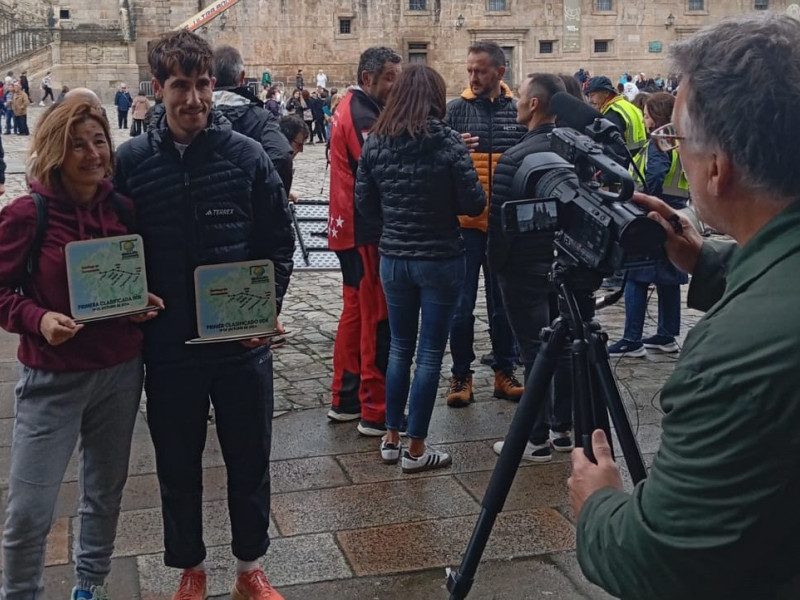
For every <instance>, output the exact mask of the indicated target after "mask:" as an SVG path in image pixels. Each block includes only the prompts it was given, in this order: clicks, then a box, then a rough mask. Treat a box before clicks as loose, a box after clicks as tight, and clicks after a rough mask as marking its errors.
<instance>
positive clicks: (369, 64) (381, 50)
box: [357, 46, 403, 85]
mask: <svg viewBox="0 0 800 600" xmlns="http://www.w3.org/2000/svg"><path fill="white" fill-rule="evenodd" d="M402 60H403V59H402V58H401V57H400V55H399V54H398V53H397V52H395V51H394V50H392V49H391V48H386V47H385V46H375V47H373V48H367V49H366V50H364V52H362V53H361V58H359V59H358V73H357V78H358V85H361V84H363V83H364V80H363V76H362V75H363V73H364V71H366V72H367V73H369V74H370V75H371V76H372V79H373V80H374V79H377V78H378V77H380V75H381V73H382V72H383V66H384V65H385V64H386V63H394V64H398V63H400V62H401V61H402Z"/></svg>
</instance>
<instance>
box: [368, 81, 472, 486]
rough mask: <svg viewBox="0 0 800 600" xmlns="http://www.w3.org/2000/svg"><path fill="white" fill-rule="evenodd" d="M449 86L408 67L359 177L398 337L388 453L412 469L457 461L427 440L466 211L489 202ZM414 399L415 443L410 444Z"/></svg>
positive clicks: (390, 383) (387, 459)
mask: <svg viewBox="0 0 800 600" xmlns="http://www.w3.org/2000/svg"><path fill="white" fill-rule="evenodd" d="M445 91H446V90H445V83H444V79H442V76H441V75H439V74H438V73H437V72H436V71H434V70H433V69H431V68H430V67H427V66H423V65H412V66H410V67H408V68H407V69H404V70H403V72H402V74H401V75H400V77H399V78H398V79H397V81H396V82H395V84H394V86H393V87H392V91H391V93H390V95H389V98H388V100H387V103H386V108H385V109H384V111H383V112H382V113H381V116H380V117H379V118H378V121H377V122H376V123H375V126H374V127H373V129H372V133H371V135H370V136H369V137H368V138H367V141H366V142H365V144H364V149H363V151H362V153H361V160H360V161H359V166H358V173H357V176H356V189H355V192H356V208H357V209H358V211H359V212H360V213H362V214H363V215H364V216H365V217H372V218H375V217H377V216H381V217H382V221H383V227H382V230H381V237H380V242H379V243H378V250H379V252H380V254H381V263H380V277H381V283H382V284H383V288H384V293H385V295H386V304H387V307H388V310H389V327H390V329H391V339H392V341H391V346H390V350H389V364H388V367H387V371H386V435H385V436H384V438H383V440H382V441H381V459H382V460H383V462H384V463H387V464H395V463H397V462H398V460H400V457H401V453H402V468H403V472H405V473H414V472H419V471H426V470H429V469H437V468H440V467H446V466H447V465H449V464H450V462H451V457H450V455H449V454H447V453H446V452H442V451H441V450H437V449H435V448H432V447H430V446H427V445H426V444H425V438H427V437H428V426H429V424H430V420H431V414H432V412H433V404H434V401H435V400H436V392H437V389H438V386H439V375H440V372H441V368H442V357H443V356H444V350H445V347H446V344H447V337H448V331H449V329H450V322H451V320H452V317H453V311H454V310H455V307H456V302H457V301H458V296H459V293H460V291H461V287H462V286H463V283H464V276H465V271H466V263H465V255H464V244H463V241H462V240H461V236H460V233H459V225H458V215H461V214H467V215H470V216H477V215H479V214H481V212H482V211H483V209H484V207H485V206H486V197H485V195H484V192H483V188H482V187H481V184H480V182H479V180H478V174H477V172H476V171H475V167H474V166H473V165H472V161H471V160H470V157H469V153H468V151H467V147H466V145H465V144H464V142H463V141H462V140H461V136H460V135H459V134H458V133H456V132H455V131H453V130H452V129H450V127H448V126H447V125H445V124H444V122H442V118H443V117H444V115H445V110H446V101H445V97H446V94H445ZM420 314H421V315H422V324H421V327H420V330H419V331H420V333H419V343H417V325H418V323H419V320H420ZM415 346H416V357H417V366H416V371H415V374H414V382H413V384H412V383H411V361H412V359H413V358H414V350H415ZM406 402H408V407H409V411H408V428H407V432H408V440H409V442H408V448H407V449H405V450H402V447H401V444H400V433H399V432H400V428H401V425H402V421H403V412H404V410H405V406H406Z"/></svg>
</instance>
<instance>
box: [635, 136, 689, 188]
mask: <svg viewBox="0 0 800 600" xmlns="http://www.w3.org/2000/svg"><path fill="white" fill-rule="evenodd" d="M649 145H650V142H649V141H648V142H646V143H645V145H644V146H642V149H641V151H640V152H639V154H637V155H636V156H634V157H633V163H634V164H635V165H636V166H637V167H638V168H639V170H640V171H641V172H642V174H643V175H644V176H645V177H647V147H648V146H649ZM670 154H671V155H672V161H671V163H670V166H669V171H667V176H666V177H664V185H663V188H662V191H661V193H662V194H664V195H666V196H675V197H678V198H688V197H689V180H688V179H686V173H685V171H684V170H683V165H682V164H681V157H680V154H678V151H677V150H671V151H670ZM631 171H633V169H631ZM634 175H635V174H634Z"/></svg>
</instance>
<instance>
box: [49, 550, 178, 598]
mask: <svg viewBox="0 0 800 600" xmlns="http://www.w3.org/2000/svg"><path fill="white" fill-rule="evenodd" d="M106 584H107V585H108V591H109V595H110V596H111V597H112V598H117V599H119V600H136V599H138V598H139V597H140V596H139V574H138V571H137V568H136V559H134V558H116V559H112V560H111V574H110V575H109V577H108V579H107V580H106ZM74 585H75V573H74V565H62V566H53V567H46V568H45V570H44V588H45V595H44V598H45V599H46V600H51V599H52V600H55V599H56V598H69V597H70V594H71V593H72V588H73V586H74ZM167 600H171V599H169V598H168V599H167Z"/></svg>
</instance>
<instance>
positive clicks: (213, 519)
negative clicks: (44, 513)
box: [73, 501, 231, 556]
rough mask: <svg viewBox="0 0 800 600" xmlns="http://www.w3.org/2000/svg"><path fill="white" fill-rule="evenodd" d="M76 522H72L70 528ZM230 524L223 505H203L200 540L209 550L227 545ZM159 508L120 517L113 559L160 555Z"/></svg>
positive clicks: (219, 503)
mask: <svg viewBox="0 0 800 600" xmlns="http://www.w3.org/2000/svg"><path fill="white" fill-rule="evenodd" d="M75 527H77V520H76V519H73V528H75ZM230 527H231V526H230V520H229V518H228V504H227V502H225V501H215V502H204V503H203V538H204V540H205V543H206V544H207V545H209V546H219V545H223V544H228V543H230V539H231V534H230ZM163 540H164V536H163V526H162V520H161V508H160V507H159V508H148V509H142V510H129V511H125V512H123V513H122V514H121V515H120V519H119V525H118V526H117V540H116V543H115V544H114V556H135V555H137V554H151V553H156V552H161V551H162V550H163V548H164V545H163V544H164V541H163Z"/></svg>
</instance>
